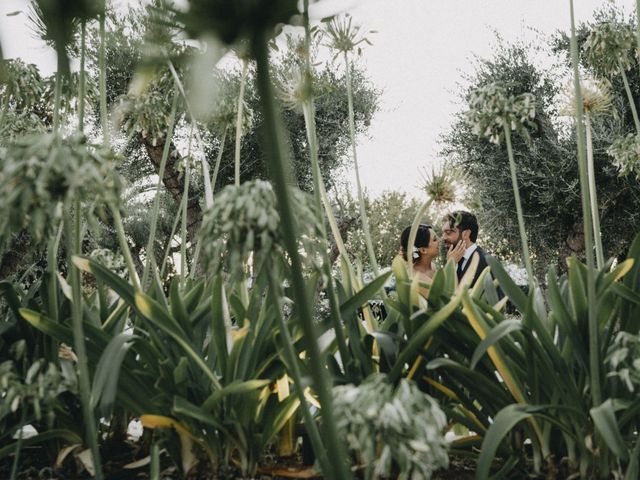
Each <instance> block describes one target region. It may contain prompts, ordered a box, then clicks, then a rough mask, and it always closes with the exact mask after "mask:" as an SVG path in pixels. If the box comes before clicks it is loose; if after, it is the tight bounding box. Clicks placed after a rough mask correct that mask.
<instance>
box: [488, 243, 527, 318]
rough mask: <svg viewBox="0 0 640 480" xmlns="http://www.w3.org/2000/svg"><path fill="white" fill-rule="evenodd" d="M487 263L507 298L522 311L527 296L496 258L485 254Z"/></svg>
mask: <svg viewBox="0 0 640 480" xmlns="http://www.w3.org/2000/svg"><path fill="white" fill-rule="evenodd" d="M487 263H488V264H489V266H490V267H491V273H492V274H493V276H494V277H496V279H497V280H498V283H499V284H500V288H502V291H503V292H504V293H505V295H507V297H509V300H511V302H512V303H513V304H514V305H515V306H516V308H517V309H518V310H520V311H521V312H524V311H525V309H526V308H527V296H526V295H525V294H524V293H523V292H522V290H521V289H520V287H518V286H517V285H516V284H515V282H514V281H513V280H512V279H511V277H510V276H509V274H508V273H507V271H506V270H505V269H504V267H503V266H502V264H501V263H500V262H499V261H498V260H496V259H495V258H493V257H492V256H491V255H487Z"/></svg>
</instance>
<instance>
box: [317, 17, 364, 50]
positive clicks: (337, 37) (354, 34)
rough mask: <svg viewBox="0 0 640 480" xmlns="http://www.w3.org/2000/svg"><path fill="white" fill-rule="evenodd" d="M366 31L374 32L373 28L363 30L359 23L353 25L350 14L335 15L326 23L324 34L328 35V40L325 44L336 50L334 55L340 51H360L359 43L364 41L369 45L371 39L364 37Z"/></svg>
mask: <svg viewBox="0 0 640 480" xmlns="http://www.w3.org/2000/svg"><path fill="white" fill-rule="evenodd" d="M366 33H376V32H375V31H373V30H369V31H368V32H363V31H362V27H361V26H360V25H355V24H354V23H353V22H352V18H351V16H350V15H345V16H343V17H341V18H340V17H336V18H334V19H333V20H332V21H331V22H329V23H328V24H327V28H326V34H327V36H328V37H329V42H328V43H327V45H326V46H328V47H329V48H331V49H332V50H335V51H336V55H338V54H340V53H347V52H353V51H354V50H356V49H357V50H356V51H357V53H358V54H360V53H361V49H360V47H359V45H361V44H362V43H366V44H367V45H371V41H370V40H369V39H368V38H367V37H366V35H365V34H366Z"/></svg>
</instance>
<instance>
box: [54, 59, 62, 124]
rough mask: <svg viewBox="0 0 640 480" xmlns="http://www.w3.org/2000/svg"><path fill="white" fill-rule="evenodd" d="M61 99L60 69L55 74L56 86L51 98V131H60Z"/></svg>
mask: <svg viewBox="0 0 640 480" xmlns="http://www.w3.org/2000/svg"><path fill="white" fill-rule="evenodd" d="M61 97H62V74H61V73H60V69H58V71H57V72H56V84H55V91H54V97H53V131H54V132H55V133H57V132H58V130H60V101H61Z"/></svg>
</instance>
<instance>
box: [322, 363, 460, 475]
mask: <svg viewBox="0 0 640 480" xmlns="http://www.w3.org/2000/svg"><path fill="white" fill-rule="evenodd" d="M333 395H334V411H335V416H336V422H337V424H338V428H339V430H340V431H341V433H342V434H343V437H344V438H346V440H347V444H348V447H349V450H350V451H351V452H352V453H354V454H355V455H356V457H357V459H358V460H359V461H360V462H362V463H363V464H364V465H365V467H366V470H365V471H366V473H365V475H366V477H367V478H372V477H373V478H379V477H385V478H386V477H389V476H390V475H391V473H392V472H393V471H394V469H397V470H398V471H399V473H400V475H399V476H398V478H410V479H415V480H418V479H429V478H431V475H432V474H433V472H434V470H437V469H438V468H442V467H446V466H448V464H449V457H448V455H447V448H446V447H447V444H446V440H445V439H444V435H443V434H442V431H443V428H444V426H445V425H446V416H445V414H444V413H443V411H442V410H441V409H440V407H439V405H438V403H437V402H436V401H435V400H434V399H433V398H431V397H430V396H429V395H427V394H425V393H423V392H421V391H420V389H419V388H418V387H417V386H416V385H415V383H413V382H412V381H411V380H405V379H402V380H401V381H400V383H399V384H398V386H397V387H395V388H394V386H393V385H392V384H391V383H389V382H388V380H387V377H386V376H385V375H382V374H374V375H371V376H370V377H368V378H367V379H366V380H365V381H364V382H363V383H362V384H361V385H359V386H355V385H342V386H337V387H335V388H334V389H333Z"/></svg>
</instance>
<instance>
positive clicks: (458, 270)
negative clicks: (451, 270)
mask: <svg viewBox="0 0 640 480" xmlns="http://www.w3.org/2000/svg"><path fill="white" fill-rule="evenodd" d="M463 263H464V257H462V258H461V259H460V261H459V262H458V268H457V269H456V275H457V276H458V280H460V279H461V278H462V264H463Z"/></svg>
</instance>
